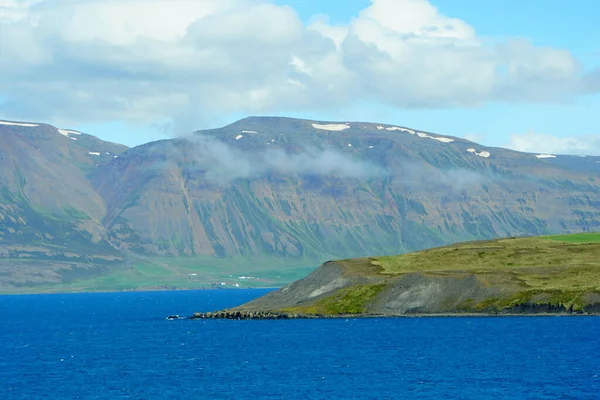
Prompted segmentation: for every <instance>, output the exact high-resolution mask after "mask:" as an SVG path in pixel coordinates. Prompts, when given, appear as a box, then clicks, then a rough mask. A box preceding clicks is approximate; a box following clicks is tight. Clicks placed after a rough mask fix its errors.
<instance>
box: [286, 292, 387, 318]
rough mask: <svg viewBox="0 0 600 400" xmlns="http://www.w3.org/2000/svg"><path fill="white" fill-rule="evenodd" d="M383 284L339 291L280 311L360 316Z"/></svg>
mask: <svg viewBox="0 0 600 400" xmlns="http://www.w3.org/2000/svg"><path fill="white" fill-rule="evenodd" d="M385 286H386V285H385V284H376V285H355V286H351V287H348V288H345V289H341V290H339V291H338V292H337V293H336V294H334V295H333V296H329V297H326V298H324V299H321V300H319V301H317V302H316V303H314V304H312V305H308V306H298V307H290V308H286V309H284V310H282V311H284V312H289V313H303V314H323V315H351V314H361V313H364V312H365V310H366V307H367V305H368V304H369V303H370V302H371V301H372V300H373V299H375V298H376V297H377V295H378V294H379V293H381V291H382V290H383V289H385Z"/></svg>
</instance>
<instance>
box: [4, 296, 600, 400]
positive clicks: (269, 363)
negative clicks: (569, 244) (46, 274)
mask: <svg viewBox="0 0 600 400" xmlns="http://www.w3.org/2000/svg"><path fill="white" fill-rule="evenodd" d="M265 292H266V290H213V291H209V290H207V291H183V292H139V293H95V294H64V295H22V296H0V315H1V320H0V321H1V322H0V398H1V399H204V398H206V399H215V398H216V399H253V400H256V399H417V398H418V399H600V337H599V333H600V318H597V317H483V318H482V317H480V318H473V317H470V318H469V317H464V318H463V317H461V318H373V319H333V320H281V321H278V320H273V321H228V320H176V321H168V320H165V317H166V316H167V315H169V314H181V315H190V314H192V313H193V312H195V311H211V310H215V309H219V308H222V307H229V306H233V305H236V304H240V303H243V302H245V301H248V300H250V299H252V298H254V297H256V296H259V295H262V294H264V293H265Z"/></svg>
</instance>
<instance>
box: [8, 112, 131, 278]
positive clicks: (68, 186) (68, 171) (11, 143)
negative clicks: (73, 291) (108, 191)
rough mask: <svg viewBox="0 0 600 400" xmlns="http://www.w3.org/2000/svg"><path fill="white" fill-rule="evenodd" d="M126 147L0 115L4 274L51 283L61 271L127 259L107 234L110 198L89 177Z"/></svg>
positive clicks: (58, 276)
mask: <svg viewBox="0 0 600 400" xmlns="http://www.w3.org/2000/svg"><path fill="white" fill-rule="evenodd" d="M125 149H126V147H125V146H121V145H117V144H114V143H108V142H104V141H101V140H99V139H97V138H95V137H93V136H91V135H86V134H82V133H79V132H75V131H65V130H62V129H57V128H55V127H53V126H50V125H45V124H35V123H26V122H9V121H0V254H1V255H2V258H1V259H0V264H2V266H3V271H2V272H4V275H10V276H11V277H12V281H13V283H16V284H17V283H19V282H20V283H27V282H31V281H37V280H39V281H41V282H47V281H48V280H60V279H61V278H60V274H57V273H56V270H71V269H72V267H73V266H74V265H79V264H85V265H86V266H87V264H89V263H90V262H92V264H93V262H94V260H96V261H100V262H101V263H102V264H106V263H110V262H111V261H116V260H121V258H120V257H118V252H117V251H115V249H114V248H113V247H112V246H111V245H110V244H108V243H107V242H105V241H104V240H103V239H102V235H103V233H104V228H103V226H102V223H101V220H102V217H103V216H104V214H105V207H104V202H103V200H102V198H101V197H100V196H99V195H98V194H97V193H96V192H95V191H94V189H93V187H92V186H91V184H90V182H89V181H88V179H87V177H86V175H87V173H89V172H91V171H92V170H94V169H96V168H98V167H101V166H103V165H105V164H106V163H108V162H109V161H110V160H112V159H113V158H114V157H115V156H116V155H118V154H120V153H121V152H122V151H123V150H125ZM53 266H54V267H53ZM6 271H8V272H6Z"/></svg>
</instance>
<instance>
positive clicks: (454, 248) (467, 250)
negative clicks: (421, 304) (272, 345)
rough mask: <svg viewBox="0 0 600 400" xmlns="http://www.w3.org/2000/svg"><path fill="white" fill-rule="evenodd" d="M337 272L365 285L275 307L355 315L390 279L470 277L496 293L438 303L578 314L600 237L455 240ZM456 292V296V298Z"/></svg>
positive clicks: (598, 272) (597, 278) (593, 276)
mask: <svg viewBox="0 0 600 400" xmlns="http://www.w3.org/2000/svg"><path fill="white" fill-rule="evenodd" d="M338 264H340V265H341V266H342V268H343V269H344V270H345V273H351V274H352V275H354V276H357V275H358V276H362V277H363V278H367V279H372V282H373V283H372V284H366V285H356V286H352V287H348V288H344V289H341V290H339V291H337V292H335V293H334V294H333V295H331V296H328V297H326V298H324V299H320V300H318V301H316V302H313V303H308V304H303V305H302V306H297V307H292V308H288V309H285V310H283V311H287V312H297V313H307V314H325V315H339V314H360V313H363V312H364V311H365V309H366V306H367V305H368V304H370V303H371V302H372V301H374V300H375V299H376V297H377V296H378V295H379V293H380V292H381V291H382V290H383V289H384V288H385V287H386V284H381V279H384V280H385V281H386V282H387V284H392V282H393V279H395V277H399V276H402V275H405V274H408V273H421V274H423V275H425V276H435V277H443V276H448V277H460V276H464V277H466V276H470V275H475V276H476V277H477V279H478V280H477V281H478V282H479V283H480V284H482V285H483V286H484V287H489V288H493V290H494V291H495V292H496V293H497V294H498V295H497V297H490V298H487V299H482V298H478V300H475V299H472V298H471V299H466V300H462V301H461V302H460V303H458V304H457V303H455V300H453V299H454V298H448V299H446V300H444V301H446V302H447V303H448V304H447V309H448V310H449V311H448V312H453V310H454V311H458V312H495V311H501V310H504V309H510V308H512V307H515V306H518V305H531V304H537V305H544V306H551V307H553V306H556V307H559V308H562V309H565V310H573V311H581V310H583V309H584V308H585V307H586V305H587V304H586V302H587V301H588V299H589V296H590V295H592V296H595V297H598V296H600V234H598V233H594V234H577V235H560V236H541V237H528V238H506V239H499V240H488V241H476V242H467V243H458V244H454V245H450V246H445V247H438V248H434V249H429V250H424V251H419V252H414V253H408V254H401V255H397V256H385V257H371V258H361V259H348V260H341V261H338ZM458 295H460V293H457V296H458Z"/></svg>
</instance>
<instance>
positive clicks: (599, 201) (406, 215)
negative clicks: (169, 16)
mask: <svg viewBox="0 0 600 400" xmlns="http://www.w3.org/2000/svg"><path fill="white" fill-rule="evenodd" d="M549 156H550V155H534V154H525V153H519V152H515V151H510V150H505V149H500V148H486V147H483V146H479V145H477V144H475V143H472V142H469V141H466V140H463V139H458V138H450V137H446V136H441V135H436V134H430V133H425V132H419V131H413V130H410V129H408V128H402V127H396V126H387V125H385V126H383V125H378V124H370V123H361V122H353V123H324V122H314V121H304V120H295V119H288V118H267V117H262V118H246V119H244V120H241V121H238V122H236V123H234V124H232V125H229V126H227V127H225V128H222V129H215V130H210V131H202V132H197V134H196V136H195V137H193V138H186V139H174V140H164V141H159V142H153V143H149V144H146V145H143V146H139V147H137V148H134V149H130V150H128V151H127V152H125V153H123V154H122V156H121V157H119V158H118V159H116V160H114V161H113V162H111V163H110V164H109V165H107V167H106V168H105V169H102V170H98V171H96V172H95V173H94V175H93V179H92V180H93V183H94V185H95V187H96V188H97V190H98V193H100V195H101V196H102V197H103V198H104V199H105V202H106V205H107V210H108V212H107V217H106V218H105V220H104V223H105V226H106V228H107V230H108V235H109V237H111V241H113V243H115V244H117V245H118V246H120V247H122V248H128V249H132V250H134V251H136V252H140V253H145V254H160V255H209V256H224V255H228V256H231V255H243V256H245V257H255V256H260V255H264V254H268V255H273V256H276V257H282V258H298V257H300V258H302V257H304V258H307V259H311V260H317V259H320V260H323V258H324V257H338V258H339V257H348V256H361V255H367V254H393V253H396V252H398V251H407V250H417V249H422V248H427V247H431V246H436V245H441V244H447V243H450V242H455V241H460V240H470V239H484V238H494V237H502V236H507V235H532V234H533V235H537V234H545V233H554V232H577V231H586V230H590V229H597V228H598V227H599V226H600V211H599V210H598V207H599V206H600V181H598V180H597V173H598V172H599V170H600V164H598V161H599V160H600V158H598V157H585V158H584V157H573V156H557V157H549Z"/></svg>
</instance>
